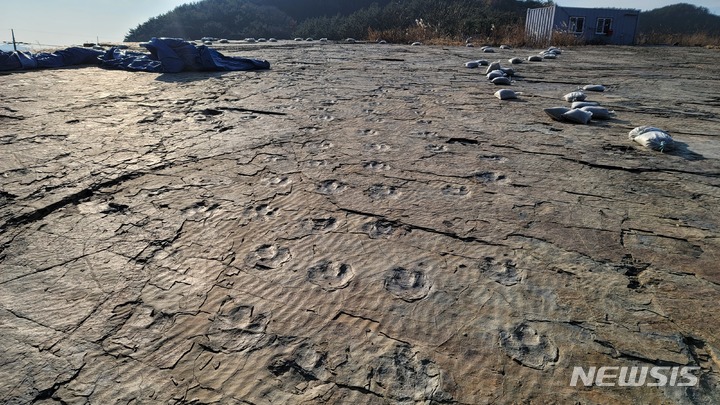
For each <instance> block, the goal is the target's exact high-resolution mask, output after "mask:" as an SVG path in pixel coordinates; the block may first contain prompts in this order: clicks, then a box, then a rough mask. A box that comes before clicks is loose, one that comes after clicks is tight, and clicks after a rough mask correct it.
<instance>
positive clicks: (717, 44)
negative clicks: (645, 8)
mask: <svg viewBox="0 0 720 405" xmlns="http://www.w3.org/2000/svg"><path fill="white" fill-rule="evenodd" d="M638 45H677V46H704V47H706V48H710V49H718V48H720V36H716V35H715V36H714V35H709V34H706V33H695V34H661V33H656V32H651V33H642V34H640V35H639V37H638Z"/></svg>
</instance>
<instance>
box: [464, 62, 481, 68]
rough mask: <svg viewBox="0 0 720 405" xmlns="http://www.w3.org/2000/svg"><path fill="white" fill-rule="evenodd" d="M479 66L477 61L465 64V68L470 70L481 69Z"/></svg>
mask: <svg viewBox="0 0 720 405" xmlns="http://www.w3.org/2000/svg"><path fill="white" fill-rule="evenodd" d="M479 66H480V64H479V63H477V61H474V60H473V61H470V62H465V67H466V68H469V69H475V68H477V67H479Z"/></svg>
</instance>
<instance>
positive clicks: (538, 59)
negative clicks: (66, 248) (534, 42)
mask: <svg viewBox="0 0 720 405" xmlns="http://www.w3.org/2000/svg"><path fill="white" fill-rule="evenodd" d="M542 60H543V58H542V56H540V55H530V56H528V62H542Z"/></svg>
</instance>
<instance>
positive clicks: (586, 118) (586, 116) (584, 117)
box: [562, 108, 592, 125]
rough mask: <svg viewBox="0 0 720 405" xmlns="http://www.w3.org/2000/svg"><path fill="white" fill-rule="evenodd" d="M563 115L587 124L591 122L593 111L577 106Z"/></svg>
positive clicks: (578, 122) (570, 119)
mask: <svg viewBox="0 0 720 405" xmlns="http://www.w3.org/2000/svg"><path fill="white" fill-rule="evenodd" d="M562 117H563V118H564V119H565V120H567V121H570V122H575V123H577V124H583V125H585V124H587V123H588V122H590V119H591V118H592V113H590V112H587V111H583V110H579V109H577V108H575V109H572V110H570V111H568V112H566V113H564V114H563V115H562Z"/></svg>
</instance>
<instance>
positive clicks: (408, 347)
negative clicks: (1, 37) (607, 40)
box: [0, 43, 720, 404]
mask: <svg viewBox="0 0 720 405" xmlns="http://www.w3.org/2000/svg"><path fill="white" fill-rule="evenodd" d="M223 52H226V53H227V54H230V55H233V54H236V55H240V56H246V57H259V58H265V59H267V60H269V61H270V62H271V63H272V69H271V70H270V71H264V72H231V73H201V72H197V73H182V74H146V73H130V72H125V71H111V70H103V69H99V68H95V67H84V68H71V69H58V70H44V71H31V72H22V73H13V74H3V75H2V76H0V99H1V100H2V102H1V103H0V174H1V176H0V229H1V233H0V269H1V270H0V337H2V338H1V339H0V364H1V365H2V367H0V398H2V399H3V402H6V403H29V402H33V401H37V402H38V403H52V402H53V401H58V400H59V401H63V402H64V403H97V404H100V403H120V402H121V403H181V402H182V403H188V402H195V403H253V404H269V403H461V404H482V403H513V402H523V401H528V402H537V403H552V402H556V403H567V402H568V401H572V402H573V403H574V402H579V403H614V402H634V403H641V402H642V403H661V402H664V403H713V402H715V403H717V402H718V401H719V400H720V399H719V396H718V395H719V394H718V392H720V389H719V387H718V382H719V381H720V375H719V374H718V367H720V364H719V360H718V358H719V357H720V353H719V350H720V340H719V338H718V331H719V330H720V315H718V314H719V311H718V309H720V304H718V303H719V302H720V265H718V262H719V259H720V239H718V236H719V235H720V217H719V216H718V210H719V209H720V187H718V186H720V177H719V176H720V160H719V159H720V116H719V114H720V98H719V97H718V94H720V82H718V80H717V77H718V75H720V53H718V52H717V51H712V50H705V49H700V48H625V47H581V48H572V49H565V50H564V52H563V53H562V55H560V56H559V57H558V58H557V59H555V60H545V61H543V62H537V63H530V62H527V61H526V62H525V63H522V64H519V65H514V66H513V68H514V69H515V70H516V76H515V78H514V82H513V83H512V84H511V85H510V86H508V87H507V88H510V89H512V90H514V91H517V92H521V93H522V94H521V95H520V98H519V100H517V101H500V100H498V99H497V98H495V97H494V96H493V93H494V92H495V91H497V90H498V86H495V85H493V84H491V83H489V82H488V81H487V79H486V78H485V71H484V69H483V68H481V69H482V70H481V69H467V68H465V66H464V64H465V62H467V61H470V60H475V59H480V58H485V59H488V58H489V59H490V60H491V61H493V60H499V61H501V62H502V63H503V65H504V66H510V64H509V62H507V60H508V59H510V58H512V57H516V56H517V57H521V58H523V59H525V60H526V58H527V56H528V55H530V54H535V53H537V52H538V50H527V49H516V50H498V51H497V52H496V53H495V54H482V53H480V51H479V49H476V48H459V47H458V48H454V47H429V46H415V47H409V46H400V45H375V44H353V45H350V44H331V43H328V44H319V43H316V44H302V46H301V45H299V44H298V45H296V44H292V43H284V44H280V45H275V46H274V47H270V46H262V45H258V46H246V47H244V48H232V47H226V48H224V49H223ZM587 84H602V85H604V86H606V88H607V90H606V91H605V92H603V93H590V92H588V95H589V97H588V99H589V100H593V101H597V102H599V103H600V105H602V106H603V107H606V108H608V109H611V110H614V111H615V114H616V115H615V118H614V119H611V120H603V121H599V120H598V121H595V120H593V121H591V122H590V123H589V124H588V125H577V124H571V123H563V122H557V121H553V120H551V119H550V118H549V117H548V116H547V115H546V114H545V113H544V112H543V109H544V108H548V107H555V106H568V105H569V103H567V102H566V101H564V100H563V96H564V95H565V94H567V93H569V92H571V91H574V90H577V89H578V87H581V86H584V85H587ZM641 125H651V126H655V127H659V128H662V129H664V130H666V131H668V132H669V133H670V134H671V135H672V136H673V138H674V139H675V140H676V141H677V147H676V148H675V149H674V150H670V151H665V153H660V152H655V151H651V150H648V149H645V148H643V147H642V146H640V145H638V144H635V143H633V142H632V141H630V140H628V136H627V134H628V131H630V130H631V129H632V128H634V127H637V126H641ZM603 366H605V367H618V368H617V369H613V368H611V369H607V373H606V374H605V375H606V376H607V375H610V377H607V378H605V379H600V381H599V382H605V383H609V384H610V385H609V386H598V385H597V384H595V382H597V381H595V380H593V384H592V385H591V386H585V385H584V384H583V383H582V381H581V380H578V382H577V384H576V386H571V378H572V374H573V370H574V368H575V367H583V370H584V371H585V372H589V370H590V367H598V368H599V367H603ZM683 366H687V367H696V368H693V369H690V370H691V375H692V376H695V378H696V379H697V384H693V385H692V386H689V387H683V386H677V384H678V383H689V382H693V381H692V379H691V378H687V376H686V377H685V378H682V377H678V378H676V379H671V377H672V376H671V373H672V370H673V367H683ZM621 367H639V369H638V370H640V369H642V368H643V367H645V368H651V367H667V368H666V369H657V370H656V371H657V372H660V373H664V374H665V375H667V376H668V378H667V380H668V381H666V384H664V386H662V385H663V384H659V383H660V382H662V381H661V379H660V380H659V379H657V378H653V377H651V376H650V375H648V376H647V379H646V381H644V383H643V384H638V385H639V386H637V387H621V386H618V384H617V383H618V380H619V378H614V377H612V375H613V374H615V375H617V374H618V373H619V370H621V369H620V368H621ZM658 370H659V371H658ZM675 370H677V369H675ZM678 372H679V371H678ZM638 375H639V374H638ZM625 377H627V375H626V376H625ZM638 378H639V377H638ZM653 384H654V385H661V386H653Z"/></svg>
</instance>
